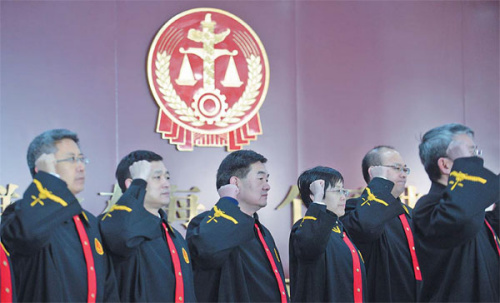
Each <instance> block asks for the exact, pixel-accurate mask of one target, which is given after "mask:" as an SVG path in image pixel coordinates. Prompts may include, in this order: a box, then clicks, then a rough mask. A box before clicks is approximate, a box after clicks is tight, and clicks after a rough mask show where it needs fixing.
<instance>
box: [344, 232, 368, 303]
mask: <svg viewBox="0 0 500 303" xmlns="http://www.w3.org/2000/svg"><path fill="white" fill-rule="evenodd" d="M343 239H344V242H345V244H346V245H347V246H348V247H349V250H350V251H351V256H352V275H353V278H354V279H353V280H354V281H353V291H354V302H363V281H362V276H361V262H360V261H359V255H358V253H357V251H356V247H354V245H353V244H352V242H351V240H349V238H348V237H347V235H346V233H345V232H344V237H343Z"/></svg>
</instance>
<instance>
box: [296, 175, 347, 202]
mask: <svg viewBox="0 0 500 303" xmlns="http://www.w3.org/2000/svg"><path fill="white" fill-rule="evenodd" d="M316 180H325V190H324V192H323V199H324V198H325V194H326V190H327V189H328V188H329V187H330V186H331V187H335V185H336V184H337V183H338V182H339V181H340V182H342V183H344V177H342V174H341V173H340V172H338V171H337V170H335V169H333V168H330V167H325V166H316V167H314V168H311V169H308V170H306V171H304V172H303V173H302V174H300V176H299V178H298V179H297V186H298V187H299V191H300V197H301V198H302V201H303V202H304V204H305V205H306V207H307V208H309V205H311V203H312V202H313V201H312V199H311V195H312V193H311V189H310V188H309V187H310V186H311V183H313V182H314V181H316Z"/></svg>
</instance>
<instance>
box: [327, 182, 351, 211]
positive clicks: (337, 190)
mask: <svg viewBox="0 0 500 303" xmlns="http://www.w3.org/2000/svg"><path fill="white" fill-rule="evenodd" d="M343 189H344V184H343V183H342V182H340V181H339V182H337V184H335V187H332V186H330V187H329V188H327V189H326V192H325V198H324V199H323V202H324V203H325V204H326V208H327V209H328V210H329V211H331V212H332V213H334V214H336V215H337V216H339V217H342V216H343V215H344V213H345V201H346V196H345V194H344V193H343V192H342V191H343Z"/></svg>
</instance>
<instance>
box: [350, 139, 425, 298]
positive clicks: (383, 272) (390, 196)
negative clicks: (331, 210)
mask: <svg viewBox="0 0 500 303" xmlns="http://www.w3.org/2000/svg"><path fill="white" fill-rule="evenodd" d="M361 166H362V171H363V177H364V179H365V181H366V183H368V186H367V187H366V188H365V189H364V191H363V193H362V194H361V196H360V197H359V198H355V199H349V200H348V201H347V205H346V215H345V216H344V217H342V218H341V221H342V222H343V223H344V226H345V227H346V229H347V231H348V232H349V233H350V235H351V236H352V239H353V241H354V243H355V244H356V246H357V247H358V248H359V249H360V251H361V254H362V255H363V258H364V260H365V266H366V274H367V281H368V299H367V300H368V301H372V302H416V301H417V294H418V288H419V287H420V284H421V280H422V276H421V273H420V266H419V263H418V261H419V260H418V259H417V255H416V251H415V243H414V238H413V228H412V225H411V209H410V208H409V207H407V206H406V205H404V204H403V203H402V202H401V200H400V199H399V196H400V195H401V194H402V193H403V192H404V190H405V185H406V178H407V176H408V174H409V173H410V169H409V168H408V167H406V164H405V162H404V161H403V158H402V157H401V155H400V154H399V152H398V151H397V150H395V149H394V148H393V147H391V146H377V147H375V148H373V149H371V150H370V151H369V152H368V153H367V154H366V155H365V157H364V158H363V161H362V165H361Z"/></svg>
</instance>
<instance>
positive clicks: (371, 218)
mask: <svg viewBox="0 0 500 303" xmlns="http://www.w3.org/2000/svg"><path fill="white" fill-rule="evenodd" d="M393 186H394V183H393V182H391V181H389V180H386V179H382V178H373V179H372V181H371V182H370V183H369V184H368V186H367V188H365V190H364V191H363V194H362V195H361V197H359V198H357V199H349V200H348V201H347V205H346V214H345V215H344V216H343V217H342V218H341V220H342V223H343V224H344V226H345V228H346V229H347V230H348V231H349V234H350V235H351V236H352V237H353V238H354V239H355V240H356V242H358V243H369V242H373V241H376V240H378V238H379V237H380V236H381V234H382V233H383V231H384V229H385V225H386V224H387V223H388V222H389V221H390V220H392V219H393V218H394V217H397V216H399V215H401V214H403V213H404V212H405V210H404V208H403V206H402V205H401V202H400V201H399V199H396V198H394V196H393V195H392V194H391V191H392V188H393Z"/></svg>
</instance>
